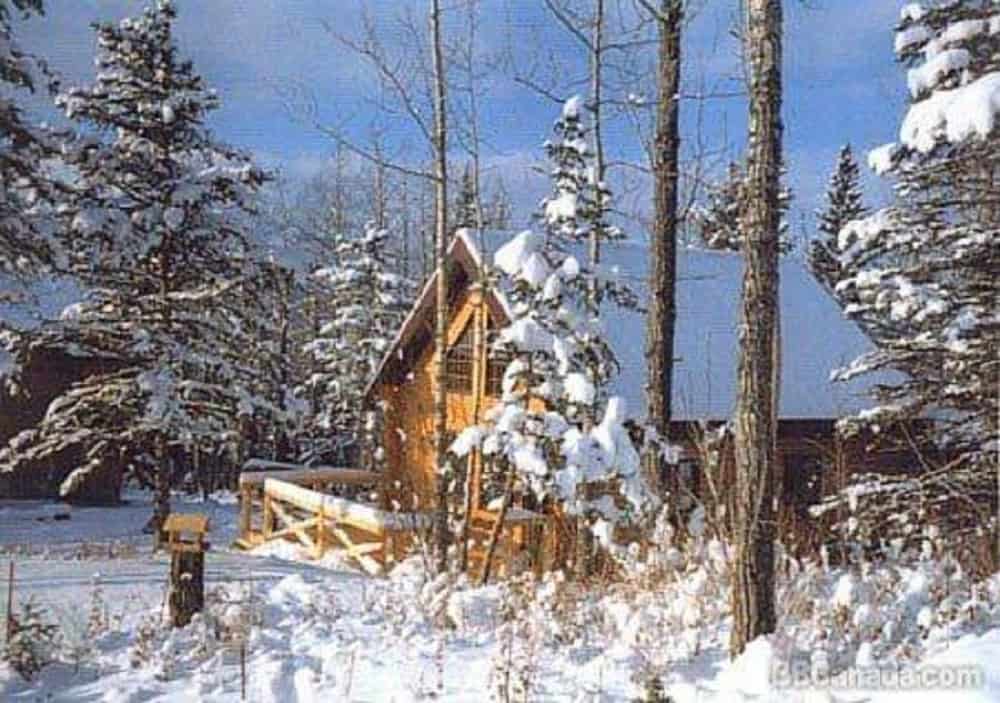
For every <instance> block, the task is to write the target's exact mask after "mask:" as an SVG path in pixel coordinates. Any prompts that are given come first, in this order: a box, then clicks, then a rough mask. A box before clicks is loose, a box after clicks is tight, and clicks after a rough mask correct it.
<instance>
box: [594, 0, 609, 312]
mask: <svg viewBox="0 0 1000 703" xmlns="http://www.w3.org/2000/svg"><path fill="white" fill-rule="evenodd" d="M603 71H604V0H594V32H593V37H592V38H591V54H590V94H591V96H592V98H593V106H592V108H591V109H592V111H593V113H594V176H595V177H596V180H597V183H595V184H594V185H595V186H596V187H600V184H601V183H603V182H604V178H605V176H606V174H605V171H606V170H607V168H606V165H605V161H604V137H603V133H602V131H601V128H602V124H601V101H602V99H603V98H602V95H601V89H602V88H603V87H604V75H603ZM603 234H604V233H603V232H601V231H599V230H598V229H597V228H595V229H593V230H592V231H591V233H590V263H591V265H592V266H596V265H597V264H598V263H600V260H601V236H602V235H603ZM591 295H592V296H593V298H594V300H595V301H596V299H597V295H598V293H597V290H596V288H595V289H593V290H592V291H591Z"/></svg>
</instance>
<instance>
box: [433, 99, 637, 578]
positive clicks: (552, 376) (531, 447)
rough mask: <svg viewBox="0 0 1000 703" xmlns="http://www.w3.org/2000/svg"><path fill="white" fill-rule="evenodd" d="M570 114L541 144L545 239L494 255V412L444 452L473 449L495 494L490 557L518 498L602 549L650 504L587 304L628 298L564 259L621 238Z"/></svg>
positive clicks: (610, 358)
mask: <svg viewBox="0 0 1000 703" xmlns="http://www.w3.org/2000/svg"><path fill="white" fill-rule="evenodd" d="M579 105H580V102H579V99H578V98H574V99H572V100H570V101H569V102H568V103H567V104H566V106H565V107H564V109H563V113H562V116H561V118H560V119H559V121H557V123H556V127H555V130H556V135H557V139H556V140H554V141H551V142H547V143H546V152H547V153H548V155H549V158H550V160H551V162H552V170H551V173H552V178H553V194H552V195H551V196H550V197H548V198H546V199H545V200H544V201H543V202H542V214H541V217H540V220H541V223H542V225H543V226H544V230H545V231H544V232H543V233H539V232H532V231H527V232H523V233H521V234H519V235H517V236H516V237H514V239H512V240H511V241H510V242H509V243H508V244H507V245H505V246H504V247H502V248H501V249H500V250H499V251H498V252H497V254H496V257H495V263H496V265H497V267H498V269H499V270H500V272H501V273H502V275H504V276H505V277H506V278H507V279H508V280H509V281H510V284H511V286H510V293H509V295H510V298H511V302H512V309H513V319H512V320H511V322H510V324H509V325H508V326H507V327H505V328H503V329H502V330H501V331H500V334H499V337H498V342H497V345H498V348H499V350H500V351H502V352H503V353H505V354H506V355H507V356H508V357H509V358H510V359H511V362H510V364H509V365H508V367H507V370H506V372H505V374H504V379H503V388H502V391H503V392H502V398H501V402H500V403H499V404H498V405H497V406H496V407H495V408H493V409H492V410H491V411H490V412H489V413H488V416H487V421H486V423H484V424H483V425H482V426H479V427H473V428H470V429H468V430H466V431H465V432H464V433H463V434H462V435H460V437H459V439H458V440H456V442H455V444H454V446H453V451H455V453H456V454H458V455H460V456H461V455H465V454H467V453H468V452H469V451H472V449H473V448H476V447H478V448H480V449H481V451H482V453H483V455H484V458H485V465H486V466H485V470H486V472H487V474H488V475H487V480H490V479H492V482H493V483H494V485H497V484H499V485H503V486H504V488H503V493H502V498H501V503H500V516H499V520H498V522H497V523H496V525H497V526H496V528H495V531H494V534H493V537H492V539H491V549H490V550H489V551H490V553H492V547H495V543H496V538H497V536H498V534H499V530H500V529H501V527H502V522H503V519H504V515H505V513H506V510H507V508H508V507H509V506H510V504H511V501H512V499H513V495H514V493H515V491H516V490H518V489H520V490H523V491H526V492H530V493H531V494H533V495H534V496H535V497H536V498H537V499H538V500H539V501H543V500H546V499H551V500H555V501H557V502H559V503H560V504H561V505H563V506H564V508H565V509H566V511H567V512H568V513H569V514H571V515H576V516H579V517H580V518H581V519H582V520H583V521H584V523H585V524H586V525H588V526H589V527H590V528H592V529H595V530H596V532H597V534H598V536H599V537H600V538H601V539H602V541H605V542H606V543H607V540H608V538H609V537H610V528H611V526H612V525H613V524H615V523H617V522H619V521H620V520H621V519H623V517H624V514H625V513H629V512H631V513H632V514H634V513H636V512H639V511H643V510H645V509H647V508H648V507H649V505H650V501H651V494H650V493H649V491H648V488H647V486H646V484H645V481H644V477H643V475H642V472H641V471H640V466H639V458H638V454H637V452H636V450H635V448H634V447H633V446H632V443H631V440H630V439H629V436H628V434H627V432H626V430H625V428H624V424H623V423H624V421H625V419H626V416H625V407H624V401H623V400H622V399H621V398H618V397H613V398H610V399H609V398H607V396H606V392H605V390H604V389H605V387H606V385H607V383H608V381H609V380H610V378H611V376H612V374H613V373H614V372H615V370H616V368H617V363H616V361H615V355H614V351H613V350H612V348H611V346H610V345H609V343H608V341H607V339H606V337H605V336H604V334H603V331H602V329H601V324H600V303H598V302H597V301H598V300H602V299H603V300H605V301H607V302H606V303H605V304H613V303H615V304H617V303H622V304H634V298H633V297H632V296H631V295H630V292H629V291H628V289H627V288H626V287H625V286H623V285H621V283H620V282H618V281H616V280H613V279H610V278H606V277H604V276H603V275H601V273H600V272H599V271H598V270H596V269H595V268H593V267H590V266H588V265H586V264H585V263H582V262H581V258H583V259H584V260H586V258H585V257H581V256H579V255H577V254H575V253H574V252H577V253H579V252H581V251H585V245H586V244H587V243H588V241H589V237H590V234H591V233H592V232H594V231H597V232H600V233H602V235H603V236H604V237H606V238H616V239H617V238H621V237H622V236H623V235H622V233H621V232H620V230H618V229H617V228H615V227H612V226H610V225H609V224H608V223H607V222H606V221H605V220H604V215H605V213H606V208H607V203H608V200H609V195H610V194H609V193H608V192H607V191H606V189H605V188H604V186H603V184H596V183H594V182H593V181H592V179H590V177H589V176H590V173H591V169H590V168H589V154H588V149H587V145H586V142H585V140H584V139H583V129H582V124H581V121H580V114H579ZM596 483H606V484H608V485H613V486H616V487H617V488H618V490H619V491H620V493H621V496H622V501H621V502H622V503H624V504H625V505H626V506H627V508H624V509H623V506H622V505H620V504H619V502H616V501H615V500H614V499H612V498H611V497H610V496H603V497H600V498H595V497H594V496H593V495H592V492H590V491H588V490H587V486H588V485H593V484H596ZM488 563H489V556H488V557H487V564H488ZM485 576H488V566H487V570H486V572H485Z"/></svg>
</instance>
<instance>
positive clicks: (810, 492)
mask: <svg viewBox="0 0 1000 703" xmlns="http://www.w3.org/2000/svg"><path fill="white" fill-rule="evenodd" d="M783 478H784V481H783V484H784V485H783V486H782V488H783V491H784V494H785V500H786V501H787V502H788V503H791V504H792V505H794V506H795V507H796V508H798V509H799V511H800V512H803V513H806V512H807V510H808V508H809V506H811V505H815V504H816V503H819V502H820V500H821V499H822V498H823V461H822V459H821V458H820V457H817V456H810V455H795V454H793V455H791V456H789V457H788V458H787V459H786V460H785V474H784V477H783Z"/></svg>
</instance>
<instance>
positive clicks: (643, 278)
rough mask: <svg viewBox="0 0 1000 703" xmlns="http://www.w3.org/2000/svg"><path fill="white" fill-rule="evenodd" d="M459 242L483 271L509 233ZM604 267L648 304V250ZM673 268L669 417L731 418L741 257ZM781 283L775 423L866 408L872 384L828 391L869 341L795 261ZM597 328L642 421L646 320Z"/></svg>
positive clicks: (717, 255) (687, 259) (617, 387)
mask: <svg viewBox="0 0 1000 703" xmlns="http://www.w3.org/2000/svg"><path fill="white" fill-rule="evenodd" d="M460 236H462V237H463V238H464V240H465V244H466V246H467V247H469V248H470V249H472V253H473V255H474V257H475V258H476V259H477V261H479V262H487V263H488V262H491V261H492V260H493V255H494V254H495V253H496V251H497V249H499V247H500V246H502V245H503V244H505V243H506V242H507V241H508V240H509V239H510V237H511V233H509V232H485V233H473V232H464V233H461V234H460ZM602 264H603V265H604V266H606V267H610V268H617V269H618V271H619V272H620V277H621V278H622V280H624V281H626V282H627V283H628V284H629V285H630V286H631V287H632V289H633V290H634V291H635V292H636V293H637V294H638V296H639V300H640V304H642V305H645V304H646V302H647V301H648V297H649V295H648V286H647V274H648V264H649V251H648V248H647V247H646V246H645V245H643V244H639V243H634V242H625V243H615V244H606V245H604V247H603V248H602ZM677 264H678V278H679V281H678V286H677V327H676V333H675V341H674V356H675V358H676V359H677V361H676V363H675V366H674V387H673V411H674V418H675V419H677V420H694V419H724V418H728V417H730V416H732V414H733V410H734V409H735V404H736V365H737V356H738V350H739V346H738V325H739V302H740V290H741V284H742V276H743V259H742V257H741V256H740V255H738V254H735V253H726V252H716V251H706V250H703V249H690V248H689V249H681V250H680V251H678V256H677ZM780 276H781V284H780V285H781V292H780V297H781V334H782V367H781V372H782V382H781V393H780V399H779V404H780V413H779V414H780V416H781V417H782V418H785V419H828V418H836V417H841V416H843V415H845V414H849V413H852V412H857V411H859V410H861V409H862V408H864V407H867V406H868V405H869V404H870V401H869V400H868V399H867V397H866V391H867V390H868V389H869V388H870V387H871V385H872V384H873V382H874V381H872V380H871V379H856V380H853V381H850V382H846V383H843V382H837V383H834V382H831V381H830V372H831V371H832V370H834V369H836V368H839V367H841V366H843V365H845V364H847V363H848V362H850V361H851V360H853V359H854V358H856V357H857V356H859V355H860V354H862V353H864V352H867V351H870V350H871V344H870V342H869V341H868V339H867V338H866V337H865V336H864V335H863V334H862V333H861V331H860V330H859V329H858V327H857V326H856V325H855V324H854V323H853V322H851V321H850V320H848V319H846V318H845V317H844V316H843V314H842V312H841V310H840V308H839V307H838V306H837V304H836V303H835V302H834V301H833V299H832V298H831V297H830V296H829V295H828V294H827V293H826V291H824V290H823V289H822V288H821V287H820V286H819V284H818V283H817V282H816V280H815V279H814V278H813V277H812V275H811V274H810V273H809V271H807V270H806V268H805V266H804V264H803V262H802V261H801V260H799V259H796V258H793V257H784V258H783V259H782V262H781V265H780ZM500 295H501V297H502V293H501V294H500ZM603 323H604V328H605V331H606V334H608V336H609V337H610V339H611V341H612V346H613V348H614V350H615V353H616V354H617V356H618V361H619V362H620V364H621V373H620V374H619V375H618V377H617V378H616V379H615V381H614V383H613V386H612V389H611V391H612V393H614V394H617V395H621V396H622V397H624V398H625V399H626V402H627V405H628V411H629V414H630V415H633V416H641V415H642V414H644V412H645V383H646V361H645V354H644V350H645V338H646V329H645V317H644V314H643V313H642V312H633V311H626V310H622V309H620V308H617V307H612V306H608V309H607V311H606V312H605V314H604V315H603Z"/></svg>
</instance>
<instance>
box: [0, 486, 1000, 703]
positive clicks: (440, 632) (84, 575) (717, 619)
mask: <svg viewBox="0 0 1000 703" xmlns="http://www.w3.org/2000/svg"><path fill="white" fill-rule="evenodd" d="M130 499H131V500H132V502H131V503H130V504H128V505H126V506H124V507H121V508H108V509H75V510H73V511H72V517H71V519H70V520H61V521H54V520H52V519H51V515H52V513H53V511H52V509H51V508H50V507H46V506H44V505H42V504H39V503H33V504H29V503H2V504H0V551H2V552H6V554H5V559H6V558H10V559H12V560H13V562H14V564H15V573H16V587H15V596H16V601H17V603H18V604H21V603H23V600H24V599H26V598H27V597H28V596H29V595H30V596H32V597H34V598H35V599H36V600H37V601H38V602H39V603H41V604H43V605H44V606H45V607H46V608H47V611H48V614H47V617H49V619H50V620H54V621H56V622H58V623H59V625H60V626H61V628H62V632H63V636H64V647H63V655H62V656H63V660H64V661H63V662H61V663H59V664H55V665H52V666H50V667H48V668H47V669H45V670H44V671H43V672H42V674H41V675H40V676H39V677H38V679H37V680H35V681H33V682H31V683H27V682H25V681H23V680H22V679H21V678H20V676H18V675H17V674H16V673H14V672H13V671H12V670H11V669H10V668H8V667H6V665H2V664H0V700H3V701H35V700H55V701H109V702H111V701H174V700H192V701H200V700H204V701H238V700H240V688H241V675H240V665H239V650H240V644H239V643H240V642H241V641H244V640H243V637H242V634H243V633H248V635H247V638H246V640H245V642H246V645H245V647H246V649H245V651H246V693H247V700H250V701H282V702H284V701H290V702H295V701H300V702H306V701H359V702H360V701H371V702H376V701H399V702H402V701H416V700H446V701H476V702H479V701H487V700H510V701H520V700H530V701H584V702H588V703H589V702H594V703H596V702H599V701H602V702H603V701H631V700H636V699H638V697H639V696H640V694H641V684H642V682H643V680H644V677H646V672H649V671H655V672H657V673H659V674H660V675H661V676H662V678H663V680H664V682H665V683H666V688H667V691H668V692H669V694H670V695H671V696H672V697H673V700H674V701H675V703H696V702H697V703H704V702H710V703H722V702H731V703H744V702H748V701H757V702H760V701H776V702H777V701H793V702H794V701H801V702H803V703H818V702H826V703H840V702H844V703H846V702H848V701H858V702H860V701H871V702H873V703H896V702H897V701H898V702H899V703H903V702H909V701H917V702H918V703H919V702H920V701H931V702H932V703H949V702H951V701H955V702H959V701H961V702H965V701H969V702H972V703H979V702H982V703H985V702H986V701H998V700H1000V581H998V580H997V579H994V580H992V581H989V582H985V583H980V584H979V585H977V586H975V587H971V590H970V587H969V586H967V585H965V583H966V581H967V580H968V579H964V580H963V579H960V578H959V576H960V575H957V574H956V573H955V572H954V571H953V570H951V569H950V568H938V566H937V565H936V564H933V563H928V564H925V565H924V566H920V567H916V568H913V569H909V568H907V569H897V568H895V567H892V568H886V569H880V568H876V569H874V570H872V571H870V572H868V573H863V574H862V573H859V574H844V573H839V574H838V573H837V572H829V571H823V570H820V571H815V572H809V571H805V570H804V571H803V572H802V573H801V574H800V575H799V576H797V577H795V579H793V580H792V581H789V582H786V583H785V584H784V585H783V586H782V592H781V593H780V594H779V606H780V610H781V611H782V614H783V618H784V620H783V623H784V627H783V629H782V633H781V635H780V636H775V637H772V638H770V639H767V640H758V641H757V642H755V643H753V644H752V645H751V647H750V649H749V650H748V651H747V653H746V654H745V655H744V656H743V657H742V658H741V659H739V660H737V661H736V662H734V663H729V661H728V657H727V656H726V645H727V632H728V620H727V617H726V610H727V604H726V599H725V595H724V594H725V578H726V577H725V570H726V566H725V563H726V553H725V550H724V549H722V548H721V546H720V545H718V544H711V543H706V544H705V545H704V549H702V550H700V552H698V553H697V554H696V555H695V556H681V555H680V554H679V553H677V552H676V551H671V550H669V549H667V550H665V551H664V553H663V554H664V557H665V562H664V563H667V564H668V567H669V568H667V569H666V571H664V572H663V575H662V576H661V577H659V578H658V580H656V581H653V580H650V579H647V578H646V577H645V576H643V575H642V574H641V573H637V574H636V575H635V577H634V578H633V579H632V580H631V581H630V582H628V583H626V584H622V585H621V586H620V587H614V588H608V589H604V590H601V591H599V592H583V591H578V590H577V589H576V588H575V587H574V586H573V584H570V583H566V582H563V581H560V580H559V579H557V578H550V579H548V580H546V581H544V582H543V583H541V584H535V583H529V582H521V581H517V582H514V583H512V584H507V585H491V586H489V587H486V588H473V587H470V586H468V585H465V584H463V583H458V584H454V583H451V582H449V581H447V580H446V579H439V580H436V581H434V580H432V581H429V582H428V581H427V580H426V579H425V578H424V577H423V571H422V569H421V567H420V563H419V560H416V559H413V560H410V561H408V562H407V563H405V564H404V565H402V566H401V567H399V568H398V569H397V570H396V571H394V572H393V574H392V575H391V576H390V577H389V578H388V579H371V578H368V577H365V576H363V575H360V574H358V573H355V572H353V571H351V570H349V569H347V568H345V567H343V566H341V565H340V562H339V561H338V560H337V559H336V557H335V556H333V557H331V558H330V559H328V560H326V561H325V562H324V563H321V564H317V563H312V562H309V561H307V560H304V559H302V558H301V557H300V555H298V554H297V550H296V549H295V548H294V547H293V546H291V545H288V546H280V547H277V548H274V547H272V548H271V549H269V550H268V551H266V552H260V553H255V554H244V553H240V552H235V551H232V550H231V549H230V548H229V547H228V544H229V542H230V541H231V539H232V537H233V526H234V521H235V516H236V511H235V505H233V503H232V501H231V500H226V499H221V498H220V499H217V500H211V501H207V502H200V501H199V502H196V503H190V504H187V503H184V502H183V501H182V500H181V499H178V505H177V506H175V507H176V508H177V509H180V510H190V511H200V512H206V513H208V514H209V515H210V516H211V518H212V522H213V535H212V542H213V548H212V551H211V553H210V554H209V555H208V559H207V562H206V564H207V567H206V568H207V573H206V575H207V581H208V587H207V590H208V601H209V602H208V607H207V610H206V614H205V617H204V618H201V619H199V620H197V621H196V622H195V623H193V624H192V625H191V626H189V627H187V628H185V629H183V630H178V631H171V630H169V628H166V627H164V626H163V625H162V621H161V613H162V604H163V601H164V590H165V588H164V587H165V578H166V572H167V563H166V560H165V558H164V557H163V556H153V555H152V554H151V550H150V543H149V538H148V536H145V535H143V534H142V526H143V525H144V524H145V521H146V519H147V518H148V515H149V510H150V506H149V504H148V501H147V500H146V498H145V496H142V495H141V494H135V495H131V496H130ZM40 518H41V519H40ZM4 566H5V568H4V570H3V576H4V577H6V565H4ZM647 576H648V574H647ZM960 581H961V582H960ZM942 587H944V588H945V589H946V590H947V591H948V595H945V596H942V594H941V592H940V591H941V588H942ZM0 590H5V586H4V587H3V589H0ZM2 595H3V596H4V600H5V596H6V593H5V592H3V593H2ZM970 598H971V600H970ZM806 605H807V606H808V607H805V609H803V608H804V606H806ZM0 607H3V606H0ZM17 607H19V606H15V608H17ZM806 612H808V613H809V615H808V617H807V616H805V615H803V613H806ZM793 617H795V618H798V619H796V620H793V619H792V618H793ZM836 623H840V624H839V625H837V627H840V628H841V630H842V634H837V635H835V636H834V637H833V639H827V640H824V639H823V638H824V637H829V636H830V635H829V633H830V632H833V631H834V630H831V629H830V627H831V626H833V625H834V624H836ZM803 642H808V643H811V644H810V646H811V647H814V648H819V649H824V650H825V651H827V652H828V653H829V654H830V656H831V657H834V656H837V657H841V658H843V657H847V659H848V660H849V661H852V662H854V663H855V664H856V665H857V666H859V667H864V666H868V665H870V664H872V663H875V664H878V665H883V666H884V665H885V664H886V663H887V662H890V661H891V662H895V664H894V666H896V665H898V667H899V669H900V670H902V671H906V672H912V671H914V670H915V667H916V666H917V665H921V666H923V667H924V668H925V671H929V672H932V673H936V674H937V675H941V672H945V673H947V672H954V671H958V670H962V671H970V670H971V671H974V672H978V676H979V678H977V679H976V680H975V681H974V686H972V687H970V688H965V689H961V690H959V689H952V690H947V689H945V688H941V687H937V688H932V689H925V690H919V691H917V690H899V689H898V685H897V686H896V689H895V690H893V689H892V688H891V686H893V683H892V681H891V680H889V679H883V681H884V682H885V681H888V683H884V684H883V685H885V686H886V689H885V690H878V691H865V690H863V687H862V688H858V686H854V687H852V688H843V687H839V683H838V682H835V683H838V686H835V687H833V688H825V689H821V690H808V689H803V688H793V689H787V688H786V689H782V688H778V687H776V685H775V683H774V682H773V680H772V678H771V676H770V675H771V674H772V673H773V672H774V671H775V670H776V668H775V667H776V666H780V665H781V663H782V662H785V661H787V658H785V655H784V653H785V652H788V651H791V650H795V651H797V652H798V653H799V654H801V652H802V648H801V645H802V643H803ZM824 642H825V644H824ZM796 647H798V649H796ZM859 670H860V669H854V668H853V667H852V668H849V669H848V671H859ZM859 685H860V684H859ZM925 685H926V683H925ZM499 691H506V692H507V693H509V694H510V695H509V698H504V697H503V696H500V695H498V692H499ZM525 692H526V695H523V694H524V693H525Z"/></svg>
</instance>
